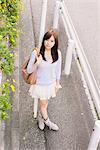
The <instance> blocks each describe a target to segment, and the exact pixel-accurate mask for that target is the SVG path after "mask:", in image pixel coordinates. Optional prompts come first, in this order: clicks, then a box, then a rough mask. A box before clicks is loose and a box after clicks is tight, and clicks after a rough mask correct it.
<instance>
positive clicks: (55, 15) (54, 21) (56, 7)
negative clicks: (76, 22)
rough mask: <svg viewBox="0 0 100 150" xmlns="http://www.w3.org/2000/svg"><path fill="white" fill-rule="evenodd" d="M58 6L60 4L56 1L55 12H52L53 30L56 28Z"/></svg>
mask: <svg viewBox="0 0 100 150" xmlns="http://www.w3.org/2000/svg"><path fill="white" fill-rule="evenodd" d="M60 4H61V2H59V1H56V5H55V11H54V19H53V28H57V27H58V20H59V9H60Z"/></svg>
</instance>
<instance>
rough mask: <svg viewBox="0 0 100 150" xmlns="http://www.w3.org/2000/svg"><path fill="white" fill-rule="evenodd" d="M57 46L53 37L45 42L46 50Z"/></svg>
mask: <svg viewBox="0 0 100 150" xmlns="http://www.w3.org/2000/svg"><path fill="white" fill-rule="evenodd" d="M54 45H55V39H54V36H53V35H52V36H51V37H50V38H49V39H47V40H45V41H44V46H45V48H46V49H51V48H52V47H53V46H54Z"/></svg>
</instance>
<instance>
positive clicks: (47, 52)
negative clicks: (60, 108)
mask: <svg viewBox="0 0 100 150" xmlns="http://www.w3.org/2000/svg"><path fill="white" fill-rule="evenodd" d="M39 53H40V55H39V57H38V58H37V61H36V63H35V64H34V62H35V59H36V55H37V51H35V50H34V51H33V52H32V54H31V58H30V61H29V64H28V66H27V72H28V73H32V70H33V69H34V65H35V67H37V81H36V84H35V85H31V87H30V89H29V93H30V95H31V96H32V98H38V100H39V111H40V112H39V115H38V125H39V128H40V129H41V130H43V129H44V127H45V125H47V126H48V127H49V129H52V130H56V131H57V130H58V129H59V128H58V126H57V125H56V124H55V123H53V122H51V121H50V119H49V116H48V113H47V107H48V100H49V99H50V98H51V97H56V93H57V91H58V89H59V88H61V85H60V76H61V63H62V62H61V61H62V58H61V51H60V50H58V34H57V31H56V30H54V29H50V30H49V31H48V32H46V33H45V35H44V37H43V41H42V45H41V48H40V52H39Z"/></svg>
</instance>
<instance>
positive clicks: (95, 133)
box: [87, 120, 100, 150]
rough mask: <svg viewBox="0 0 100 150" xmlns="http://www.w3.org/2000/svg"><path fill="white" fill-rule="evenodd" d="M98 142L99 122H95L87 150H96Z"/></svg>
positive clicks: (99, 135)
mask: <svg viewBox="0 0 100 150" xmlns="http://www.w3.org/2000/svg"><path fill="white" fill-rule="evenodd" d="M99 141H100V120H97V121H96V122H95V125H94V128H93V133H92V135H91V139H90V142H89V146H88V149H87V150H96V149H97V147H98V144H99Z"/></svg>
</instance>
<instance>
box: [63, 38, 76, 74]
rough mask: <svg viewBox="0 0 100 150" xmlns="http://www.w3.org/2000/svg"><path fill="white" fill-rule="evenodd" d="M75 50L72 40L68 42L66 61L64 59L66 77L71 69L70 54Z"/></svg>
mask: <svg viewBox="0 0 100 150" xmlns="http://www.w3.org/2000/svg"><path fill="white" fill-rule="evenodd" d="M74 48H75V43H74V41H73V40H72V39H69V40H68V48H67V52H66V59H65V68H64V73H65V74H66V75H69V74H70V69H71V62H72V52H73V49H74Z"/></svg>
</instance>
